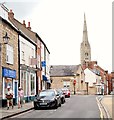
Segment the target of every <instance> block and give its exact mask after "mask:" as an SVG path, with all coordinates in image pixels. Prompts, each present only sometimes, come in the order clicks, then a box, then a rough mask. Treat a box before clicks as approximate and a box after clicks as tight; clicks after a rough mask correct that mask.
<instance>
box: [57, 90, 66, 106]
mask: <svg viewBox="0 0 114 120" xmlns="http://www.w3.org/2000/svg"><path fill="white" fill-rule="evenodd" d="M57 92H58V94H59V96H60V98H61V103H62V104H64V103H65V95H64V93H63V91H62V90H61V89H57Z"/></svg>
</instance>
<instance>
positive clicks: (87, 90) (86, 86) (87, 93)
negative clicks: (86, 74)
mask: <svg viewBox="0 0 114 120" xmlns="http://www.w3.org/2000/svg"><path fill="white" fill-rule="evenodd" d="M85 83H86V89H87V95H88V82H85Z"/></svg>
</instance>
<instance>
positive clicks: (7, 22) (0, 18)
mask: <svg viewBox="0 0 114 120" xmlns="http://www.w3.org/2000/svg"><path fill="white" fill-rule="evenodd" d="M0 21H2V22H4V23H6V24H8V25H9V26H10V27H11V28H12V29H14V30H15V31H16V32H18V30H17V29H16V28H15V27H14V26H13V25H12V24H11V23H10V22H9V21H7V20H6V19H4V18H2V17H1V16H0Z"/></svg>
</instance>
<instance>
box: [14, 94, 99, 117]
mask: <svg viewBox="0 0 114 120" xmlns="http://www.w3.org/2000/svg"><path fill="white" fill-rule="evenodd" d="M13 118H100V111H99V108H98V105H97V101H96V96H95V95H78V96H71V97H70V98H66V103H65V104H62V106H61V107H59V108H58V109H47V110H44V109H43V110H42V109H41V110H34V109H33V110H31V111H29V112H26V113H23V114H20V115H17V116H14V117H13Z"/></svg>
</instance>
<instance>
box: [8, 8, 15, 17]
mask: <svg viewBox="0 0 114 120" xmlns="http://www.w3.org/2000/svg"><path fill="white" fill-rule="evenodd" d="M8 18H9V19H13V18H14V13H13V11H12V9H10V12H8Z"/></svg>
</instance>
